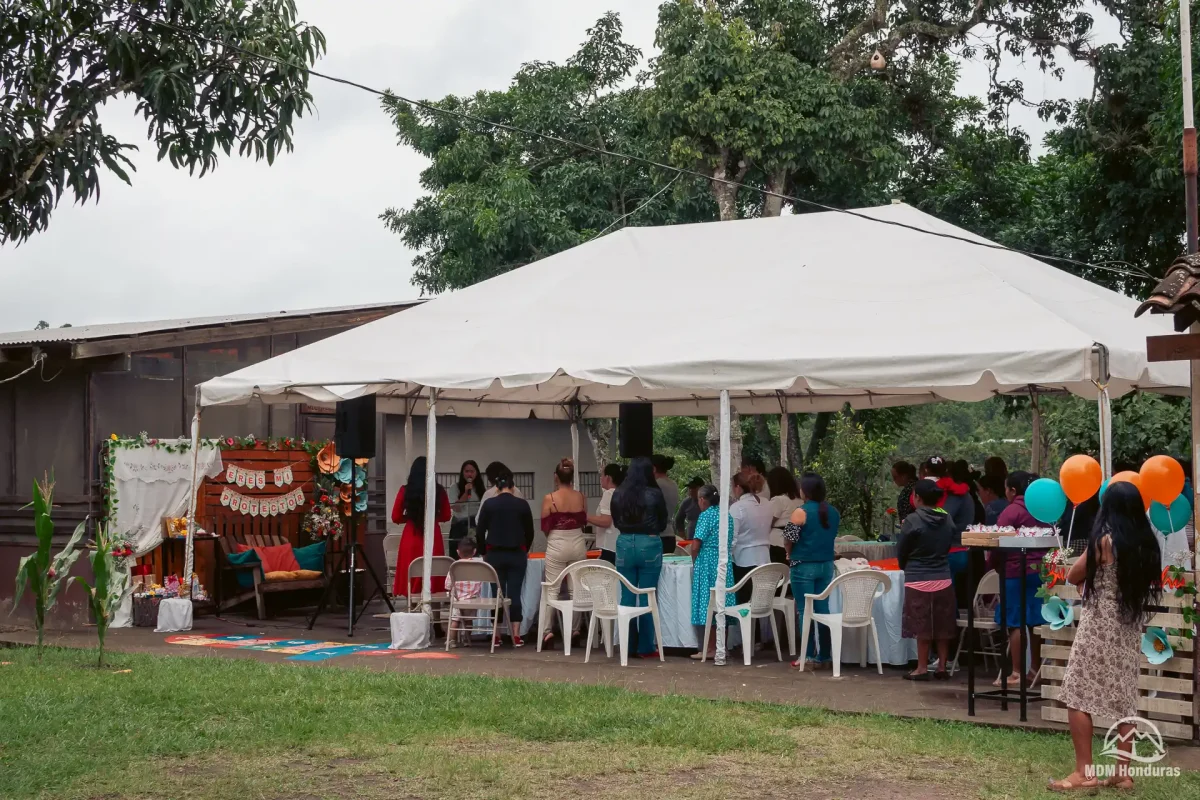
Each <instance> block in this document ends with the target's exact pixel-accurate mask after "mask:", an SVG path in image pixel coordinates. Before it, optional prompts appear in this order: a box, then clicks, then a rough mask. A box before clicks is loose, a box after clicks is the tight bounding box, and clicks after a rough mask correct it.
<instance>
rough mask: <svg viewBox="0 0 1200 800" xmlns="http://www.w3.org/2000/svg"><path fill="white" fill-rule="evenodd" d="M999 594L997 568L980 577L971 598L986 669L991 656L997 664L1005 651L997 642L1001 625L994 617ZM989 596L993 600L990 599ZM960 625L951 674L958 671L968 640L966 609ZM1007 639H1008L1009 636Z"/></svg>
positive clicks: (960, 617) (950, 666) (960, 614)
mask: <svg viewBox="0 0 1200 800" xmlns="http://www.w3.org/2000/svg"><path fill="white" fill-rule="evenodd" d="M999 594H1000V575H999V574H998V573H997V572H996V570H994V569H991V570H988V571H987V572H985V573H984V575H983V578H981V579H980V581H979V586H977V587H976V588H975V597H974V598H972V600H971V602H972V603H974V604H975V630H977V631H979V634H980V635H979V652H980V654H982V655H983V668H984V669H985V670H986V669H988V665H987V663H988V658H989V657H990V658H991V659H992V660H993V661H994V662H996V663H997V664H998V663H999V662H1000V659H1001V658H1002V657H1003V651H1002V650H1001V649H1000V645H999V644H998V643H997V642H996V634H997V633H999V632H1000V626H999V625H997V624H996V620H995V618H994V615H995V611H996V597H997V596H998V595H999ZM989 597H990V598H991V600H989V599H988V598H989ZM958 627H959V628H961V629H962V630H961V632H960V633H959V634H958V649H957V650H955V651H954V660H953V661H951V662H950V665H949V671H950V674H951V675H953V674H954V673H955V672H957V671H958V659H959V656H961V655H962V651H963V644H964V643H965V642H966V640H967V612H966V610H965V609H964V610H963V611H960V612H959V614H958ZM1005 640H1006V641H1007V637H1005Z"/></svg>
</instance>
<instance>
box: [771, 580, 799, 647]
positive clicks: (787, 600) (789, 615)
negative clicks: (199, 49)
mask: <svg viewBox="0 0 1200 800" xmlns="http://www.w3.org/2000/svg"><path fill="white" fill-rule="evenodd" d="M791 595H792V578H791V570H788V575H787V577H785V578H784V580H783V583H781V584H780V585H779V592H778V593H776V595H775V600H774V602H773V603H772V607H773V608H774V610H775V611H778V612H779V613H781V614H783V624H784V627H785V628H786V630H787V635H788V655H790V656H791V657H792V658H795V657H796V598H795V597H792V596H791Z"/></svg>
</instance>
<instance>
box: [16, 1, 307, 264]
mask: <svg viewBox="0 0 1200 800" xmlns="http://www.w3.org/2000/svg"><path fill="white" fill-rule="evenodd" d="M235 48H241V49H243V50H246V51H249V52H251V53H255V54H258V55H262V56H265V57H266V58H267V59H271V60H264V59H261V58H254V57H249V56H247V55H245V54H244V53H242V52H239V50H238V49H235ZM324 50H325V37H324V35H323V34H322V33H321V32H320V31H319V30H318V29H316V28H314V27H311V26H309V25H306V24H304V23H302V22H298V21H297V19H296V7H295V3H294V2H293V0H103V1H101V0H27V1H26V2H18V3H11V2H9V3H5V4H4V12H3V13H2V14H0V87H2V88H3V92H2V96H0V242H4V241H7V240H10V239H11V240H13V241H17V242H20V241H23V240H25V239H27V238H28V237H29V236H30V235H32V234H33V233H36V232H38V231H41V230H45V228H46V227H47V225H49V222H50V216H51V214H52V212H53V210H54V208H55V207H56V206H57V204H58V202H59V200H60V199H61V198H62V196H63V194H64V193H67V192H70V193H71V194H72V195H73V196H74V199H75V200H76V202H80V203H82V202H86V201H87V200H89V199H91V198H93V197H98V196H99V192H100V172H101V170H102V169H103V170H106V171H108V172H110V173H112V174H113V175H115V176H116V177H118V178H119V179H121V180H123V181H125V182H126V183H129V182H130V175H129V173H130V171H132V170H133V163H132V162H131V161H130V160H129V157H128V155H127V152H128V151H129V150H132V149H135V147H136V146H135V145H133V144H131V143H128V142H123V141H120V140H119V139H118V138H117V137H115V136H113V135H111V134H109V133H106V132H105V129H104V127H103V125H102V124H101V122H100V108H101V107H102V106H103V105H104V104H105V103H106V102H108V101H109V100H113V99H116V98H121V97H133V98H135V99H136V100H137V111H136V113H137V114H138V116H140V117H142V118H143V119H144V120H145V121H146V123H147V135H148V137H149V139H150V140H151V141H152V142H153V143H154V145H155V146H156V147H157V148H158V158H159V160H160V161H161V160H163V159H166V160H169V161H170V162H171V164H172V165H173V166H175V167H177V168H186V169H187V170H188V171H189V172H192V173H194V172H195V171H196V170H197V169H198V170H199V171H200V174H201V175H204V174H205V173H206V172H208V171H209V170H212V169H214V168H216V166H217V160H218V155H219V154H220V153H224V154H225V155H230V154H232V152H233V150H234V149H235V148H236V149H237V152H238V153H239V155H243V156H252V157H254V158H256V159H259V158H265V159H266V160H267V162H268V163H271V162H273V161H274V159H275V156H276V155H278V154H279V153H282V152H284V151H290V150H291V149H292V126H293V124H294V123H295V120H296V118H298V117H299V116H301V115H302V114H304V113H305V112H306V111H309V110H310V109H311V108H312V96H311V95H310V94H309V91H308V78H309V74H308V70H307V67H308V66H310V65H312V64H313V63H315V61H316V60H317V58H319V57H320V55H321V54H322V53H323V52H324Z"/></svg>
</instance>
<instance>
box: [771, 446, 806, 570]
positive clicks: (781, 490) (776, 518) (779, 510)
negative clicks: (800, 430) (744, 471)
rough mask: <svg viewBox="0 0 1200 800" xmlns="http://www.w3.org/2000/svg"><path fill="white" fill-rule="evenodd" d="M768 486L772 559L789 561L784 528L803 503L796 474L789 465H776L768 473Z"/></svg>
mask: <svg viewBox="0 0 1200 800" xmlns="http://www.w3.org/2000/svg"><path fill="white" fill-rule="evenodd" d="M767 488H768V489H770V490H771V501H770V503H768V506H769V507H770V509H771V561H772V563H775V564H786V563H787V552H786V551H785V550H784V549H783V528H784V526H785V525H787V524H788V520H789V519H790V518H791V516H792V512H793V511H795V510H796V509H797V508H799V507H800V506H801V505H803V503H804V501H803V500H801V499H800V488H799V487H798V486H796V476H795V475H793V474H792V472H791V470H789V469H788V468H787V467H775V468H774V469H772V470H771V471H770V472H768V473H767Z"/></svg>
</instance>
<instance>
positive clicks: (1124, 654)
mask: <svg viewBox="0 0 1200 800" xmlns="http://www.w3.org/2000/svg"><path fill="white" fill-rule="evenodd" d="M1160 559H1161V556H1160V555H1159V545H1158V539H1157V538H1156V537H1155V535H1154V531H1152V530H1151V529H1150V524H1149V522H1148V521H1147V519H1146V511H1145V506H1144V505H1143V503H1142V494H1141V492H1140V491H1139V490H1138V488H1137V487H1136V486H1134V485H1133V484H1132V483H1114V484H1111V485H1110V486H1109V487H1108V490H1107V491H1106V492H1105V494H1104V500H1103V503H1102V505H1101V506H1100V515H1099V516H1098V517H1097V518H1096V526H1095V528H1094V529H1093V531H1092V535H1091V537H1090V538H1089V540H1088V547H1087V552H1086V553H1084V555H1083V556H1082V557H1080V558H1079V560H1078V561H1076V562H1075V563H1074V564H1072V565H1071V569H1070V570H1069V571H1068V572H1067V581H1068V582H1070V583H1073V584H1075V585H1076V586H1078V587H1079V589H1080V592H1081V593H1082V595H1083V612H1084V613H1083V615H1082V619H1080V621H1079V625H1078V627H1077V629H1076V631H1075V639H1074V642H1073V643H1072V646H1071V656H1070V659H1069V660H1068V661H1067V671H1066V673H1065V674H1064V676H1063V682H1062V687H1061V689H1059V694H1058V699H1059V700H1060V701H1061V702H1062V703H1063V705H1065V706H1066V707H1067V720H1068V722H1069V724H1070V726H1071V740H1072V742H1073V743H1074V745H1075V771H1074V772H1072V773H1071V774H1070V775H1068V776H1067V777H1066V778H1063V779H1062V780H1059V781H1052V782H1051V783H1050V789H1051V790H1053V791H1057V792H1066V791H1072V790H1075V789H1094V788H1096V787H1097V786H1100V785H1104V786H1108V787H1113V788H1118V789H1132V788H1133V779H1132V778H1131V777H1130V776H1129V773H1128V771H1127V769H1128V766H1129V758H1128V755H1124V756H1121V757H1118V759H1117V774H1116V775H1115V776H1114V777H1112V778H1109V779H1107V780H1105V781H1104V782H1103V784H1101V783H1100V782H1098V781H1097V780H1096V776H1095V775H1094V774H1090V768H1091V765H1092V764H1094V763H1095V762H1094V761H1093V760H1092V737H1093V732H1092V716H1093V715H1095V716H1099V717H1104V718H1109V719H1116V720H1120V719H1124V718H1125V717H1133V716H1136V715H1137V710H1138V709H1137V702H1138V672H1139V670H1140V667H1141V647H1140V642H1141V638H1142V625H1143V624H1144V623H1145V621H1146V619H1147V617H1148V616H1149V614H1150V611H1151V608H1152V607H1153V606H1154V605H1156V604H1157V603H1158V600H1159V597H1160V595H1161V594H1162V573H1161V572H1160V567H1161V560H1160ZM1133 727H1134V726H1133V725H1132V724H1129V725H1121V726H1120V728H1119V732H1120V734H1121V737H1122V739H1125V738H1126V737H1127V736H1128V734H1129V733H1130V732H1131V731H1132V730H1133ZM1118 746H1119V747H1120V749H1121V750H1122V752H1123V753H1128V752H1129V748H1130V747H1131V746H1132V737H1130V739H1129V741H1126V742H1123V743H1120V744H1119V745H1118Z"/></svg>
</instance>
